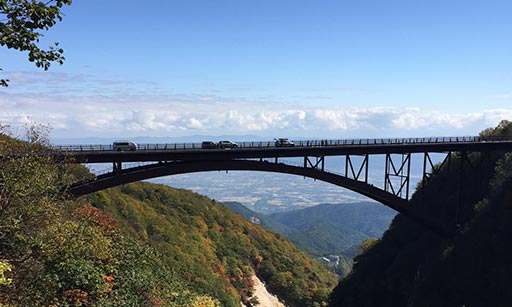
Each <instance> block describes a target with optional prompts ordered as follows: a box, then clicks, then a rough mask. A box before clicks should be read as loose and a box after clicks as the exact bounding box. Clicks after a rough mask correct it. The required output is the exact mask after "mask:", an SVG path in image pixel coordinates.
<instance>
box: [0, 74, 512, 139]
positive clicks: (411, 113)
mask: <svg viewBox="0 0 512 307" xmlns="http://www.w3.org/2000/svg"><path fill="white" fill-rule="evenodd" d="M47 76H49V78H46V79H43V78H40V75H38V74H36V75H34V76H32V75H29V74H21V73H20V74H19V76H18V78H20V79H21V80H24V82H23V83H22V84H24V85H23V88H20V89H13V90H6V91H3V92H0V124H9V125H11V126H14V127H16V126H20V125H23V124H25V123H27V122H29V121H32V122H36V123H40V124H49V125H50V126H51V127H52V128H53V131H52V137H59V138H65V137H73V138H76V137H94V136H96V137H97V136H101V137H134V136H153V137H166V136H187V135H210V136H215V135H217V136H220V135H247V134H252V135H259V136H262V137H274V136H286V137H297V138H298V137H304V138H350V137H363V138H364V137H368V138H372V137H413V136H449V135H475V134H477V133H478V132H479V131H481V130H483V129H485V128H487V127H493V126H496V125H497V123H498V122H499V121H500V120H502V119H512V108H501V109H482V110H481V111H480V112H474V113H452V114H449V113H444V112H443V111H442V110H424V109H421V108H413V107H411V108H399V107H379V106H375V107H357V106H354V107H341V106H332V105H331V106H322V107H313V106H308V105H298V106H293V105H289V104H283V103H273V102H271V101H268V100H266V101H252V100H249V99H243V98H239V99H234V98H225V97H222V96H215V95H192V94H191V95H183V94H168V93H164V92H163V91H158V90H155V91H151V90H149V89H148V87H147V86H148V84H144V86H145V87H146V90H145V91H144V90H142V89H141V88H130V87H129V86H128V85H127V84H122V82H118V81H112V82H109V81H108V80H92V79H90V78H88V77H87V76H68V75H66V74H50V75H47ZM77 79H78V80H84V83H85V84H87V89H85V88H82V90H81V91H79V90H77V89H76V88H75V86H76V81H77ZM44 82H46V87H45V86H44V84H43V83H44ZM114 83H117V85H116V86H113V85H112V84H114ZM53 84H55V85H56V87H55V88H56V89H58V90H56V89H54V88H52V87H51V86H52V85H53ZM59 84H60V86H57V85H59ZM63 84H67V85H66V86H62V85H63ZM94 84H96V85H97V84H101V86H98V85H97V86H96V87H95V85H94ZM130 84H131V83H130ZM139 85H140V84H139ZM150 86H152V85H150ZM41 88H45V90H41ZM105 89H108V90H105ZM123 89H124V91H123ZM91 93H96V94H93V95H92V94H91Z"/></svg>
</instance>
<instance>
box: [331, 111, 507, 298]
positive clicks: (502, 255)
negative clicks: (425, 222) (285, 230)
mask: <svg viewBox="0 0 512 307" xmlns="http://www.w3.org/2000/svg"><path fill="white" fill-rule="evenodd" d="M481 135H482V136H486V137H491V138H492V137H494V138H500V137H511V136H512V123H511V122H510V121H506V120H504V121H502V122H501V123H500V124H499V125H498V126H497V127H496V128H489V129H486V130H484V131H483V132H482V133H481ZM451 158H452V161H451V164H450V165H448V164H445V165H444V166H443V167H442V168H440V169H439V170H438V171H439V172H438V174H437V175H436V176H434V177H432V178H431V180H430V181H429V182H423V183H422V184H421V185H420V186H419V188H418V190H417V191H416V192H415V194H414V196H413V198H412V201H411V202H412V205H414V206H422V207H423V208H425V209H427V210H430V212H432V213H433V214H435V216H436V217H437V218H438V219H440V220H442V221H443V222H444V223H445V224H446V225H452V226H454V229H456V231H455V234H454V235H453V236H452V237H451V238H441V237H439V236H437V235H435V234H433V233H432V232H430V231H428V230H426V229H424V228H422V227H419V226H418V225H417V224H415V223H413V222H411V221H410V220H408V219H407V218H405V217H404V216H401V215H398V216H397V217H396V218H395V220H394V221H393V223H392V225H391V227H390V229H389V230H388V231H387V232H386V233H385V234H384V236H383V238H382V240H380V241H378V242H371V244H368V246H366V247H365V252H364V253H363V254H361V255H359V256H358V257H356V258H355V265H354V270H353V272H352V273H351V274H350V275H349V277H348V278H346V279H344V280H343V281H341V282H340V284H339V285H338V287H337V288H336V289H335V290H334V292H333V294H332V296H331V301H330V306H509V305H510V302H512V295H511V292H510V291H509V285H510V278H509V277H510V275H512V262H510V259H511V258H512V248H511V247H510V244H507V243H504V242H508V240H509V239H510V237H511V235H512V226H511V225H512V224H511V223H510V221H511V220H512V210H511V209H512V194H511V192H510V191H512V154H511V153H505V152H493V153H483V154H482V153H469V155H468V157H467V159H464V160H462V159H461V155H458V154H452V157H451ZM462 163H464V164H462ZM438 167H440V166H438ZM461 172H462V173H461Z"/></svg>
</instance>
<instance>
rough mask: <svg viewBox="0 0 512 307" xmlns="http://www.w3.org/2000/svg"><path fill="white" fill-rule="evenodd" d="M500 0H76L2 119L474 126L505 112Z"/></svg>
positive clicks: (15, 87) (458, 129)
mask: <svg viewBox="0 0 512 307" xmlns="http://www.w3.org/2000/svg"><path fill="white" fill-rule="evenodd" d="M510 16H512V2H511V1H493V0H489V1H480V0H475V1H435V0H430V1H426V0H425V1H376V0H375V1H341V0H338V1H330V0H329V1H327V0H318V1H302V0H294V1H287V0H253V1H244V0H237V1H235V0H231V1H226V0H218V1H211V0H201V1H197V0H187V1H174V0H168V1H146V2H143V1H117V0H116V1H114V0H111V1H97V0H87V1H85V0H75V1H74V2H73V4H72V5H71V6H70V7H67V8H65V16H64V19H63V21H62V22H61V23H59V24H57V25H56V26H55V27H54V28H53V29H51V30H50V32H48V33H46V35H45V38H44V39H43V41H42V45H43V46H46V45H49V44H51V43H52V42H54V41H59V42H60V44H61V46H62V47H63V48H64V50H65V57H66V62H65V64H64V65H63V66H58V65H54V66H52V67H51V69H50V71H48V72H42V71H39V70H37V69H36V68H35V67H34V66H33V65H32V64H31V63H29V62H28V61H27V60H26V54H23V53H19V52H13V51H11V50H7V49H6V48H0V67H1V68H3V69H4V72H3V74H2V76H3V77H8V78H9V79H10V80H11V83H10V86H9V87H8V88H6V89H5V88H2V89H0V123H3V124H5V123H7V124H10V125H12V126H17V125H20V124H23V123H26V122H27V121H28V120H31V121H35V122H38V123H48V124H50V125H51V126H52V127H53V131H52V137H55V138H67V137H70V138H71V137H73V138H76V137H85V136H103V137H112V138H117V137H123V138H130V137H137V136H153V137H165V136H187V135H258V136H262V137H273V136H279V137H282V136H288V137H320V138H324V137H329V138H350V137H369V138H371V137H388V136H389V137H395V136H397V137H401V136H431V135H473V134H477V133H478V132H479V131H480V130H482V129H484V128H486V127H489V126H495V125H496V124H497V123H498V122H499V120H501V119H509V120H512V57H511V56H512V42H511V41H512V40H511V39H510V37H512V18H510Z"/></svg>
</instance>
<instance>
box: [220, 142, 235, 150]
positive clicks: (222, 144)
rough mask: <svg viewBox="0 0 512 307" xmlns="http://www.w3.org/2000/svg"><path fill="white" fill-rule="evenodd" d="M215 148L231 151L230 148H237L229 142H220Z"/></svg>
mask: <svg viewBox="0 0 512 307" xmlns="http://www.w3.org/2000/svg"><path fill="white" fill-rule="evenodd" d="M217 147H218V148H220V149H231V148H237V147H238V144H237V143H235V142H231V141H220V142H219V143H218V144H217Z"/></svg>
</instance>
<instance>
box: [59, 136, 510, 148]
mask: <svg viewBox="0 0 512 307" xmlns="http://www.w3.org/2000/svg"><path fill="white" fill-rule="evenodd" d="M502 141H512V138H496V137H494V138H483V137H479V136H456V137H425V138H379V139H343V140H308V141H293V143H294V147H327V146H354V145H361V146H369V145H400V144H401V145H407V144H439V143H483V142H502ZM237 144H238V148H276V147H277V148H280V147H279V146H276V143H275V142H274V141H259V142H239V143H237ZM137 146H138V149H137V150H138V151H161V150H195V149H201V150H215V149H216V148H203V147H202V146H201V143H170V144H138V145H137ZM52 149H53V150H59V151H70V152H89V151H113V146H112V144H110V145H104V144H101V145H53V146H52Z"/></svg>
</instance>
